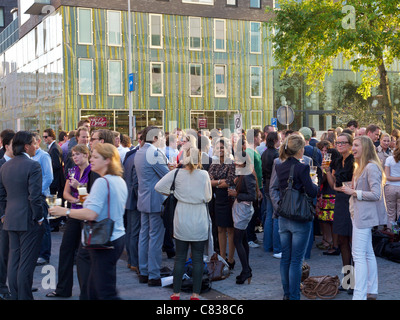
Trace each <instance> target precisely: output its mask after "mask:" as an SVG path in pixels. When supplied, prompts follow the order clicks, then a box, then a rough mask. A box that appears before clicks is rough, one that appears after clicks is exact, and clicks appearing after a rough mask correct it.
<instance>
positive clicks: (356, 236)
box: [352, 224, 378, 300]
mask: <svg viewBox="0 0 400 320" xmlns="http://www.w3.org/2000/svg"><path fill="white" fill-rule="evenodd" d="M352 255H353V260H354V277H355V286H354V294H353V300H366V299H367V293H370V294H378V267H377V264H376V258H375V253H374V249H373V248H372V231H371V229H370V228H364V229H357V227H356V226H355V225H354V224H353V237H352Z"/></svg>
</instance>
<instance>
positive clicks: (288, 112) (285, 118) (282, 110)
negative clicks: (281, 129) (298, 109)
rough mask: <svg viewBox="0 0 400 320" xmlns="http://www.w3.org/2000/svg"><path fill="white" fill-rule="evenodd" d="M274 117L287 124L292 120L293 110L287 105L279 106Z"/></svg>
mask: <svg viewBox="0 0 400 320" xmlns="http://www.w3.org/2000/svg"><path fill="white" fill-rule="evenodd" d="M276 117H277V118H278V121H279V123H280V124H283V125H285V126H289V124H291V123H292V122H293V120H294V110H293V108H292V107H289V106H281V107H279V109H278V111H277V112H276Z"/></svg>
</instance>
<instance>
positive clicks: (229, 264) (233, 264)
mask: <svg viewBox="0 0 400 320" xmlns="http://www.w3.org/2000/svg"><path fill="white" fill-rule="evenodd" d="M225 261H226V263H227V264H228V266H229V270H233V268H235V263H236V261H235V260H233V262H232V263H231V262H229V261H228V260H225Z"/></svg>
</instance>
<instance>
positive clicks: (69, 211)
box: [65, 209, 71, 217]
mask: <svg viewBox="0 0 400 320" xmlns="http://www.w3.org/2000/svg"><path fill="white" fill-rule="evenodd" d="M70 213H71V210H70V209H68V210H67V212H65V216H66V217H69V214H70Z"/></svg>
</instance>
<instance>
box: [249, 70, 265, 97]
mask: <svg viewBox="0 0 400 320" xmlns="http://www.w3.org/2000/svg"><path fill="white" fill-rule="evenodd" d="M252 68H257V69H259V70H260V88H259V94H260V95H259V96H253V94H252V93H253V92H252V87H253V81H252V77H253V74H252ZM249 75H250V98H252V99H261V98H262V84H263V76H262V66H250V73H249Z"/></svg>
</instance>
